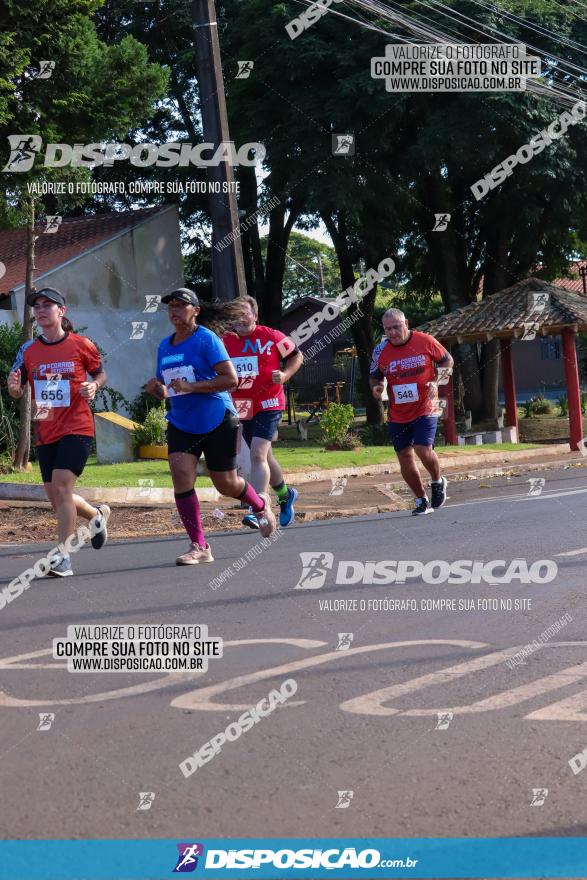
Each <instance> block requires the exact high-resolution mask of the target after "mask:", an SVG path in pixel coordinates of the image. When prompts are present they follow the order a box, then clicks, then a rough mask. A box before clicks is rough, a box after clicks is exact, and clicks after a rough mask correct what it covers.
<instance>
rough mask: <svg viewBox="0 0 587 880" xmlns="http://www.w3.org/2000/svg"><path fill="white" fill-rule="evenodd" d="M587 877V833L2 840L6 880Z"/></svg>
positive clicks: (0, 869) (1, 876)
mask: <svg viewBox="0 0 587 880" xmlns="http://www.w3.org/2000/svg"><path fill="white" fill-rule="evenodd" d="M177 874H192V875H193V877H194V880H196V878H198V877H219V878H228V877H230V878H238V877H255V878H267V880H276V878H282V877H283V878H290V877H299V878H301V880H304V878H320V877H331V878H345V880H349V878H352V877H355V876H356V877H362V878H372V877H375V878H381V880H383V878H386V877H412V878H418V877H422V878H424V877H430V878H435V880H439V878H444V877H446V878H457V877H471V878H473V877H479V878H494V877H496V878H497V877H508V878H517V877H520V878H522V877H560V878H566V877H581V878H585V877H587V838H583V837H539V838H536V837H518V838H509V837H493V838H481V839H480V838H475V839H471V838H397V839H395V838H353V839H343V840H341V839H334V838H332V839H331V838H322V839H314V840H312V839H307V838H292V839H288V838H277V839H275V838H272V839H262V838H254V839H249V838H210V839H201V838H194V839H189V838H187V837H185V838H183V839H182V840H18V841H2V842H0V880H31V878H34V877H39V878H42V880H164V878H172V877H174V876H176V875H177Z"/></svg>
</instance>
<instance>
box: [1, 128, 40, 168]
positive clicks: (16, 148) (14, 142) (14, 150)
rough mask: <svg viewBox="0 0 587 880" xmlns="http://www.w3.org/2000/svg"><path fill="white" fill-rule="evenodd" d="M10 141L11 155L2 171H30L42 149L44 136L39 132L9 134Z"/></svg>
mask: <svg viewBox="0 0 587 880" xmlns="http://www.w3.org/2000/svg"><path fill="white" fill-rule="evenodd" d="M8 142H9V144H10V157H9V159H8V162H7V163H6V165H5V166H4V168H3V169H2V171H30V170H31V168H32V167H33V165H34V164H35V156H36V155H37V153H38V152H39V150H40V149H41V145H42V143H43V140H42V138H40V137H39V135H38V134H29V135H26V134H25V135H22V134H9V135H8Z"/></svg>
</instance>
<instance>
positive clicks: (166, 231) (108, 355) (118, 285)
mask: <svg viewBox="0 0 587 880" xmlns="http://www.w3.org/2000/svg"><path fill="white" fill-rule="evenodd" d="M57 234H59V233H57ZM183 284H184V275H183V262H182V257H181V243H180V234H179V218H178V211H177V208H175V207H172V208H170V209H169V210H167V211H165V212H162V213H160V214H157V215H155V216H154V217H152V218H148V219H147V220H145V221H143V223H141V224H140V225H139V226H136V227H134V228H133V229H131V230H127V231H126V232H124V233H122V234H121V235H119V236H118V237H117V238H115V239H114V240H112V241H110V242H107V243H105V244H102V245H100V246H99V247H97V248H96V249H94V250H92V251H89V252H87V253H85V254H84V255H82V256H81V257H79V258H78V259H75V260H73V261H72V262H70V263H68V264H66V265H65V266H63V267H61V268H59V269H57V270H55V271H52V272H50V273H48V274H46V275H44V276H42V278H41V279H39V280H38V281H36V286H37V289H38V288H39V287H40V286H41V285H45V286H47V287H55V288H57V290H60V291H61V292H62V293H64V294H65V296H66V298H67V305H68V315H69V317H70V318H71V320H72V322H73V324H74V326H75V327H76V329H80V328H85V329H83V331H82V332H83V334H84V335H85V336H89V337H90V338H91V339H93V340H94V342H95V343H96V344H97V345H98V346H99V347H100V348H101V349H102V351H103V352H104V353H105V360H104V365H105V369H106V373H107V375H108V382H107V384H108V385H110V386H111V387H113V388H115V389H116V390H117V391H119V392H121V393H122V394H123V395H124V396H125V397H126V398H127V399H128V400H132V398H133V397H135V395H136V394H138V393H139V391H140V388H141V385H143V384H144V383H145V382H146V381H147V379H149V378H150V377H151V376H152V375H154V369H155V357H156V352H157V345H158V343H159V341H160V340H161V339H162V338H163V336H165V335H167V334H168V333H170V332H171V325H170V324H169V322H168V320H167V310H166V307H165V306H159V309H158V311H157V312H154V313H145V311H144V309H145V304H146V299H145V298H146V297H147V296H151V295H154V294H158V295H164V294H165V293H168V292H169V291H170V290H174V289H175V288H177V287H182V286H183ZM23 297H24V288H19V289H18V290H17V293H16V302H17V313H14V312H8V311H1V310H0V320H5V321H6V322H8V321H15V320H19V319H20V320H22V312H23ZM133 322H147V327H146V329H145V332H144V336H143V338H141V339H131V338H130V337H131V333H132V329H133V328H132V325H133Z"/></svg>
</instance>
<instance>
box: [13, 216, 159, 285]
mask: <svg viewBox="0 0 587 880" xmlns="http://www.w3.org/2000/svg"><path fill="white" fill-rule="evenodd" d="M161 210H163V209H162V207H161V206H158V207H155V208H142V209H140V210H138V211H120V212H116V213H113V214H93V215H92V216H88V217H71V218H66V219H64V220H63V222H62V223H61V225H60V226H59V228H58V230H57V232H53V233H45V232H44V230H45V228H46V225H47V224H46V223H45V222H43V223H39V224H36V225H35V233H36V234H37V239H36V241H35V266H36V271H35V281H36V280H37V279H38V278H39V277H40V276H41V275H43V274H44V273H45V272H48V271H49V270H50V269H56V268H57V267H58V266H61V265H63V264H64V263H67V261H68V260H71V259H73V258H74V257H78V256H80V254H83V253H84V251H87V250H89V249H90V248H92V247H95V246H96V245H97V244H100V242H103V241H107V240H108V239H109V238H112V237H113V236H114V235H116V234H117V233H119V232H123V231H124V230H125V229H131V228H132V227H133V226H136V225H137V224H138V223H140V222H141V221H143V220H146V219H147V218H148V217H150V216H151V215H153V214H155V213H157V211H161ZM26 236H27V232H26V229H25V228H24V227H19V228H18V229H2V230H0V260H1V261H2V262H3V263H4V265H5V266H6V273H5V275H4V276H3V277H2V278H0V296H6V294H8V293H9V292H10V291H11V290H12V289H13V288H15V287H18V286H19V285H20V284H24V282H25V277H26Z"/></svg>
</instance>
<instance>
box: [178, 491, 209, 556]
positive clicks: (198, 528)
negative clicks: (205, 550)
mask: <svg viewBox="0 0 587 880" xmlns="http://www.w3.org/2000/svg"><path fill="white" fill-rule="evenodd" d="M175 504H176V506H177V510H178V512H179V515H180V516H181V521H182V523H183V525H184V528H185V530H186V532H187V533H188V536H189V539H190V541H191V542H192V543H193V544H199V545H200V547H205V546H206V538H205V535H204V530H203V528H202V517H201V515H200V502H199V501H198V496H197V495H196V490H195V489H190V491H189V492H180V493H179V494H178V493H177V492H176V493H175Z"/></svg>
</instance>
